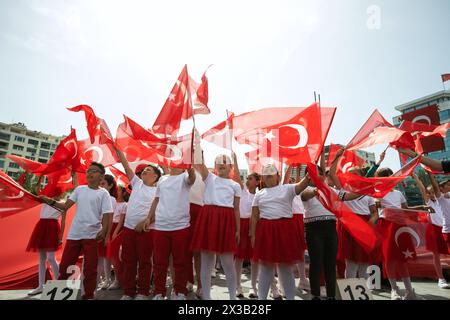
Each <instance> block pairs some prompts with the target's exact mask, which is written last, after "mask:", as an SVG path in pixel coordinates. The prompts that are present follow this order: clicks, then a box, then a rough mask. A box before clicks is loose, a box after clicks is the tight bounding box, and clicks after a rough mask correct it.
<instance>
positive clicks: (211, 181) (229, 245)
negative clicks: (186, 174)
mask: <svg viewBox="0 0 450 320" xmlns="http://www.w3.org/2000/svg"><path fill="white" fill-rule="evenodd" d="M214 163H215V172H216V174H217V175H216V174H213V173H210V172H209V171H208V168H207V167H206V166H205V164H204V163H203V164H195V165H194V167H195V169H196V170H197V171H198V172H199V173H200V175H201V176H202V179H203V181H204V182H205V195H204V198H203V202H204V204H205V205H204V206H203V208H202V210H201V211H200V213H199V216H198V218H197V223H196V225H195V229H194V236H193V238H192V250H194V251H200V254H201V261H202V266H201V273H200V277H201V282H202V291H203V292H202V293H203V299H206V300H211V271H212V269H213V268H214V263H215V258H216V254H218V255H220V261H221V263H222V266H223V269H224V271H225V275H226V281H227V286H228V290H229V294H230V299H231V300H235V299H236V270H235V268H234V261H233V258H234V253H235V252H236V249H237V245H238V244H239V237H240V213H239V200H240V197H241V188H240V186H239V184H238V183H236V182H235V181H233V180H231V179H230V171H231V169H232V164H231V159H230V157H228V156H226V155H219V156H217V157H216V159H215V161H214Z"/></svg>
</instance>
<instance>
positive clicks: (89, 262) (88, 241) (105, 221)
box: [40, 162, 113, 300]
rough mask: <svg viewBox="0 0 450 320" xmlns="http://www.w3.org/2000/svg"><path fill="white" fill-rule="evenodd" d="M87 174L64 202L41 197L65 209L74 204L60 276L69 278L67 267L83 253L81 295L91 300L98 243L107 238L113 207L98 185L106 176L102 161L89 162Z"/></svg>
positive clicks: (64, 278)
mask: <svg viewBox="0 0 450 320" xmlns="http://www.w3.org/2000/svg"><path fill="white" fill-rule="evenodd" d="M86 173H87V175H86V178H87V183H88V184H87V185H82V186H79V187H77V188H75V190H74V191H73V193H72V194H71V195H70V197H69V199H68V200H66V202H63V203H59V202H56V201H55V200H52V199H50V198H48V197H46V196H40V198H41V199H42V200H43V201H44V202H46V203H48V204H49V205H51V206H55V207H57V208H59V209H62V210H64V211H67V210H69V209H70V208H71V207H72V206H73V205H74V204H75V203H76V204H77V209H76V213H75V218H74V219H73V221H72V225H71V227H70V231H69V234H68V236H67V242H66V246H65V248H64V252H63V255H62V258H61V263H60V265H59V271H60V277H59V279H60V280H67V279H68V277H69V274H67V268H68V267H69V266H72V265H75V264H76V262H77V260H78V256H79V255H80V253H83V256H84V270H83V273H84V280H83V284H84V290H85V294H84V295H83V297H82V298H83V299H85V300H87V299H89V300H92V299H94V291H95V288H96V286H97V285H96V280H97V261H98V256H97V248H98V243H97V242H98V241H105V239H107V238H106V236H107V234H108V232H109V229H110V223H111V220H112V213H113V208H112V203H111V199H110V196H109V194H108V191H106V190H105V189H103V188H101V187H100V182H101V181H102V180H103V176H104V175H105V167H104V166H103V165H102V164H101V163H97V162H92V163H91V165H90V166H89V168H88V170H87V171H86Z"/></svg>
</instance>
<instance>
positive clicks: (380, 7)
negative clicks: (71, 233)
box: [0, 0, 450, 170]
mask: <svg viewBox="0 0 450 320" xmlns="http://www.w3.org/2000/svg"><path fill="white" fill-rule="evenodd" d="M449 12H450V2H449V1H448V0H433V1H405V0H395V1H392V0H391V1H389V0H386V1H377V0H371V1H366V0H341V1H317V0H316V1H299V0H293V1H261V0H258V1H252V0H249V1H242V0H239V1H235V0H229V1H212V0H209V1H197V0H191V1H182V0H177V1H170V0H169V1H146V0H142V1H138V0H127V1H124V0H121V1H120V0H104V1H103V0H73V1H64V0H60V1H53V0H39V1H37V0H27V1H25V0H0V70H1V72H0V108H1V114H0V121H1V122H6V123H11V122H23V123H25V124H26V125H27V127H28V128H29V129H32V130H37V131H42V132H46V133H51V134H55V135H67V134H68V133H69V131H70V126H73V127H74V128H76V129H77V135H78V137H79V138H86V137H87V131H86V128H85V120H84V116H83V114H81V113H79V114H75V113H71V112H69V111H67V110H66V107H72V106H76V105H79V104H88V105H90V106H92V107H93V108H94V110H95V111H96V113H97V115H98V116H99V117H101V118H103V119H105V120H106V122H107V123H108V125H109V127H110V128H111V130H112V131H113V132H115V130H116V128H117V126H118V125H119V123H121V122H122V121H123V116H122V115H123V114H126V115H127V116H129V117H131V118H132V119H134V120H135V121H137V122H138V123H140V124H142V125H144V126H145V127H151V125H152V124H153V122H154V120H155V119H156V117H157V115H158V114H159V111H160V109H161V107H162V105H163V104H164V102H165V100H166V99H167V97H168V95H169V93H170V90H171V89H172V86H173V85H174V83H175V81H176V79H177V77H178V75H179V73H180V71H181V69H182V67H183V66H184V64H187V65H188V69H189V73H190V75H191V76H192V77H193V78H194V79H197V80H200V77H201V75H202V73H203V71H204V70H205V69H206V68H207V67H208V66H209V65H211V64H213V66H212V67H211V68H210V69H209V70H208V74H207V75H208V78H209V96H210V101H209V106H210V109H211V114H210V115H207V116H204V115H199V116H198V117H197V118H196V123H197V127H198V129H199V131H200V132H203V131H206V130H207V129H208V128H210V127H212V126H214V125H215V124H217V123H218V122H220V121H223V120H224V119H225V116H226V110H227V109H228V110H230V111H233V112H235V113H236V114H239V113H242V112H246V111H250V110H255V109H261V108H265V107H283V106H298V107H304V106H308V105H310V104H311V103H312V102H313V101H314V94H313V92H314V91H317V92H318V93H320V95H321V102H322V106H326V107H336V108H337V112H336V116H335V119H334V122H333V125H332V128H331V130H330V133H329V136H328V140H327V143H329V142H332V143H341V144H344V145H345V144H346V143H347V142H349V141H350V139H351V138H352V137H353V136H354V134H355V133H356V132H357V131H358V129H359V128H360V127H361V126H362V124H363V123H364V121H365V120H366V119H367V118H368V117H369V116H370V114H371V113H372V112H373V110H374V109H375V108H378V110H380V111H381V113H382V114H383V115H384V116H385V118H386V119H388V120H392V117H394V116H396V115H398V114H399V113H398V112H397V111H396V110H395V109H394V106H396V105H399V104H402V103H405V102H408V101H410V100H413V99H416V98H419V97H422V96H424V95H428V94H431V93H434V92H436V91H439V90H442V89H443V87H442V82H441V79H440V75H441V74H443V73H450V59H449V57H450V42H449V41H448V39H449V31H450V20H449V19H448V13H449ZM447 89H449V85H447ZM384 147H385V146H379V147H375V148H372V149H371V150H369V151H374V152H376V154H377V156H378V154H379V152H380V151H382V150H383V149H384ZM207 151H208V150H207ZM219 151H220V150H216V149H215V148H211V151H210V152H209V153H210V156H209V157H207V159H206V160H207V164H208V162H211V163H212V161H213V160H212V159H214V157H215V155H216V154H217V153H218V152H219ZM238 153H239V150H238ZM211 163H210V164H211ZM239 163H240V166H241V168H242V167H245V166H246V165H245V160H244V158H243V157H242V154H239ZM384 164H385V165H386V166H390V167H391V168H393V169H394V170H395V169H398V168H399V161H398V154H397V153H396V152H395V151H393V150H389V151H388V154H387V158H386V160H385V163H384Z"/></svg>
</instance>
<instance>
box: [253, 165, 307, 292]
mask: <svg viewBox="0 0 450 320" xmlns="http://www.w3.org/2000/svg"><path fill="white" fill-rule="evenodd" d="M262 180H263V183H264V185H265V188H264V189H262V190H261V191H258V192H257V193H256V195H255V199H254V200H253V204H252V221H251V229H250V233H251V241H252V245H253V260H254V261H257V262H259V266H260V272H259V280H258V299H260V300H266V299H267V295H268V293H269V288H270V285H271V283H272V281H273V274H274V271H275V268H276V267H278V268H277V271H278V276H279V277H280V280H281V285H282V287H283V291H284V294H285V296H286V298H287V299H289V300H293V299H294V297H295V278H294V264H295V263H296V262H298V261H300V259H301V253H300V252H301V249H300V247H299V243H300V240H299V234H298V233H297V230H296V228H295V224H294V220H293V219H292V201H293V200H294V198H295V196H297V195H299V194H300V193H301V192H302V191H303V190H304V189H305V188H306V187H307V186H308V183H309V176H306V177H305V178H303V180H302V181H301V182H299V183H297V184H285V185H280V184H279V183H280V176H279V174H278V170H277V168H276V167H275V166H274V165H266V166H264V167H263V170H262Z"/></svg>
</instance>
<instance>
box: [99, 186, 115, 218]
mask: <svg viewBox="0 0 450 320" xmlns="http://www.w3.org/2000/svg"><path fill="white" fill-rule="evenodd" d="M113 211H114V210H113V207H112V202H111V197H110V195H109V193H108V192H107V191H106V192H104V193H103V196H102V214H106V213H113Z"/></svg>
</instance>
